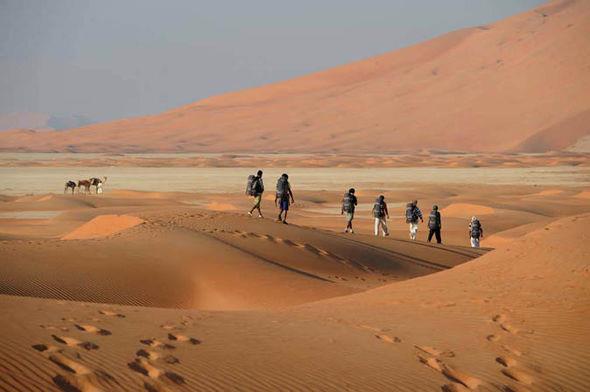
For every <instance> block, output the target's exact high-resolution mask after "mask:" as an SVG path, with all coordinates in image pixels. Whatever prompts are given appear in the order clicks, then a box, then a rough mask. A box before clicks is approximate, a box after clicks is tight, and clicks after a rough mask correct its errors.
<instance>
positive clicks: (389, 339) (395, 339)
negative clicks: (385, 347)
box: [375, 334, 402, 343]
mask: <svg viewBox="0 0 590 392" xmlns="http://www.w3.org/2000/svg"><path fill="white" fill-rule="evenodd" d="M375 337H376V338H377V339H379V340H381V341H383V342H385V343H401V341H402V340H401V339H400V338H398V337H397V336H394V337H391V336H389V335H382V334H376V335H375Z"/></svg>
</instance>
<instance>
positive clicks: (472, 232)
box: [246, 170, 483, 248]
mask: <svg viewBox="0 0 590 392" xmlns="http://www.w3.org/2000/svg"><path fill="white" fill-rule="evenodd" d="M262 174H263V173H262V170H258V172H257V173H256V175H254V174H252V175H250V176H248V182H247V185H246V194H247V195H249V196H252V197H253V198H254V205H253V206H252V208H251V209H250V211H248V215H250V216H252V214H253V212H254V211H255V210H257V211H258V217H259V218H262V217H263V216H262V210H261V209H260V204H261V202H262V194H263V193H264V182H263V181H262ZM355 192H356V191H355V189H354V188H350V189H349V190H348V192H346V193H345V194H344V197H343V198H342V208H341V210H340V214H341V215H345V218H346V229H344V232H345V233H354V230H353V228H352V221H353V219H354V213H355V210H356V206H357V205H358V199H357V197H356V195H355ZM294 202H295V199H294V197H293V191H292V190H291V184H290V183H289V176H288V175H287V174H286V173H283V174H282V175H281V177H279V179H278V180H277V185H276V193H275V205H276V206H277V207H278V208H279V215H278V218H277V221H278V222H282V223H283V224H287V213H288V211H289V205H290V204H291V203H294ZM371 213H372V215H373V217H374V218H375V235H376V236H378V235H379V232H380V231H381V233H382V235H383V236H384V237H385V236H388V235H389V229H388V228H387V219H389V211H388V209H387V203H386V202H385V196H383V195H380V196H379V197H378V198H377V199H376V200H375V204H374V205H373V209H372V210H371ZM405 218H406V223H407V224H409V230H410V239H411V240H416V237H417V235H418V224H419V222H422V223H424V217H423V215H422V211H420V208H418V200H414V201H412V202H410V203H408V204H407V205H406V214H405ZM427 224H428V229H429V232H428V242H431V241H432V237H435V238H436V242H437V243H439V244H440V243H442V237H441V229H442V219H441V215H440V212H439V210H438V206H437V205H433V206H432V211H431V212H430V214H429V215H428V222H427ZM482 237H483V227H482V225H481V222H480V221H479V219H477V217H475V216H473V217H471V221H470V223H469V238H470V241H471V246H472V247H473V248H479V240H480V238H482Z"/></svg>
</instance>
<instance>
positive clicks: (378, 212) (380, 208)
mask: <svg viewBox="0 0 590 392" xmlns="http://www.w3.org/2000/svg"><path fill="white" fill-rule="evenodd" d="M373 215H374V216H375V218H383V217H384V216H385V206H384V205H383V203H382V202H381V201H380V200H379V199H377V200H376V201H375V206H374V207H373Z"/></svg>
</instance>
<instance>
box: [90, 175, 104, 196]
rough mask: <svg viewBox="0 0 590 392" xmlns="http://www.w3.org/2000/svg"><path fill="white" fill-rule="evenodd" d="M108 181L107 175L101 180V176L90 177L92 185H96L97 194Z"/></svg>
mask: <svg viewBox="0 0 590 392" xmlns="http://www.w3.org/2000/svg"><path fill="white" fill-rule="evenodd" d="M105 182H107V177H106V176H105V177H103V179H102V180H101V179H100V178H96V177H93V178H91V179H90V185H92V186H94V187H96V194H97V195H98V194H99V193H102V185H103V184H104V183H105Z"/></svg>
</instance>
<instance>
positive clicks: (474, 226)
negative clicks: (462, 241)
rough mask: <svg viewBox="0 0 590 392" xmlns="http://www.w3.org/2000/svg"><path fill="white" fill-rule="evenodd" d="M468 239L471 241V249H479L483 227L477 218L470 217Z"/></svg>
mask: <svg viewBox="0 0 590 392" xmlns="http://www.w3.org/2000/svg"><path fill="white" fill-rule="evenodd" d="M469 238H470V239H471V247H472V248H479V239H480V238H483V227H481V223H480V222H479V219H477V217H475V216H472V217H471V223H469Z"/></svg>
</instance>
